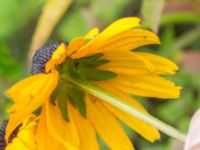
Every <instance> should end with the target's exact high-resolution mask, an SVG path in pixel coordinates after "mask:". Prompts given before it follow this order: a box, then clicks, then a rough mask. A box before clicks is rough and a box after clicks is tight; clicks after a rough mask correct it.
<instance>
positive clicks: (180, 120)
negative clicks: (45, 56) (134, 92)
mask: <svg viewBox="0 0 200 150" xmlns="http://www.w3.org/2000/svg"><path fill="white" fill-rule="evenodd" d="M49 1H51V0H49ZM155 1H156V2H155ZM46 2H48V1H47V0H46V1H45V0H24V1H22V0H6V1H1V5H0V22H1V23H0V91H1V93H0V122H1V121H2V120H3V119H6V117H7V113H6V109H7V108H8V107H9V105H10V102H8V101H7V99H6V96H5V94H4V92H5V90H6V89H7V88H8V87H9V86H10V85H11V84H13V83H14V82H16V81H17V80H20V79H22V78H23V77H24V76H26V75H28V74H30V68H28V67H27V63H26V62H27V56H28V53H30V52H29V49H30V45H31V39H32V36H33V33H34V32H35V29H36V25H37V22H38V20H39V18H40V15H41V14H42V10H43V7H44V6H45V3H46ZM52 9H53V8H52ZM199 10H200V3H198V2H197V0H165V2H164V0H159V3H158V1H157V0H143V1H141V0H109V1H108V0H74V1H73V2H72V3H71V5H70V7H69V8H68V7H65V10H64V9H63V10H62V13H63V14H62V15H63V16H62V15H61V16H62V18H59V17H58V18H57V19H50V21H48V22H44V23H46V25H47V24H49V25H50V26H51V25H52V24H54V26H53V27H52V30H51V32H49V35H50V33H51V35H50V37H49V39H48V41H69V40H71V39H72V38H73V37H75V36H80V35H84V34H85V33H86V32H87V31H88V30H89V29H90V28H92V27H94V26H97V27H99V28H101V29H103V28H104V27H105V26H107V25H108V24H110V23H111V22H112V21H113V20H116V19H118V18H121V17H125V16H139V17H142V18H144V20H143V23H144V25H143V27H144V28H148V29H151V30H153V31H158V35H159V37H160V38H161V42H162V44H161V45H160V46H147V47H144V48H140V49H138V50H141V51H148V52H151V53H156V54H159V55H162V56H164V57H167V58H169V59H171V60H173V61H175V62H176V63H177V64H178V65H179V66H180V70H179V72H178V73H177V75H176V76H173V77H168V78H169V79H171V80H173V81H175V82H176V83H177V84H178V85H181V86H182V87H183V90H182V94H181V98H180V99H179V100H157V99H149V98H146V99H144V98H139V97H136V98H137V99H138V100H139V101H140V102H141V103H143V104H144V106H146V108H147V109H148V110H149V111H150V112H151V113H152V114H153V115H155V116H156V117H158V118H160V119H161V120H163V121H166V122H167V123H169V124H171V125H173V126H175V127H176V128H178V129H180V130H181V131H184V132H186V131H187V128H188V124H189V121H190V119H191V116H192V115H193V113H194V112H195V111H196V110H197V109H198V108H199V107H200V78H199V75H200V70H198V69H193V68H188V67H186V66H188V64H187V63H188V62H189V63H191V64H193V65H194V63H192V62H193V61H194V60H193V59H189V61H185V59H184V58H185V57H187V55H188V54H193V53H194V52H195V54H197V55H200V42H199V41H200V14H199ZM64 12H65V13H64ZM46 13H48V12H46ZM49 13H50V12H49ZM155 15H156V16H155ZM159 26H160V28H158V27H159ZM43 30H44V32H47V31H46V30H45V28H43V29H42V30H40V32H38V33H37V34H38V35H42V33H43ZM49 35H48V36H49ZM195 62H197V63H196V64H195V65H200V60H196V61H195ZM190 66H191V65H190ZM123 126H124V128H125V129H126V132H128V134H129V135H130V137H131V139H132V140H133V143H134V145H135V147H136V148H137V149H141V150H169V149H170V150H173V149H174V150H175V149H177V148H174V147H175V146H174V145H178V144H176V141H175V140H174V139H171V138H169V137H168V136H166V135H162V138H161V140H160V141H157V142H155V143H154V144H151V143H149V142H147V141H145V140H144V139H142V138H141V137H140V136H139V135H137V134H135V133H134V131H131V130H130V129H129V128H128V127H127V126H126V125H124V124H123ZM99 141H100V143H101V146H102V149H104V150H106V149H108V148H106V147H105V144H104V143H103V141H102V140H101V139H99ZM180 149H181V148H180Z"/></svg>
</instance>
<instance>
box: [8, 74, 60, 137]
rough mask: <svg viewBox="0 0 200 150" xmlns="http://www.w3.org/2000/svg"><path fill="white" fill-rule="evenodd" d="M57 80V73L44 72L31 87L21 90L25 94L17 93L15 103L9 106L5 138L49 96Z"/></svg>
mask: <svg viewBox="0 0 200 150" xmlns="http://www.w3.org/2000/svg"><path fill="white" fill-rule="evenodd" d="M57 82H58V73H57V72H52V73H50V74H46V75H45V76H43V77H42V78H40V79H38V80H36V81H35V82H34V83H32V84H33V85H37V86H32V85H30V86H31V88H29V87H27V88H28V91H27V90H26V87H24V89H23V90H22V91H21V92H24V91H26V93H25V94H19V96H18V97H17V101H16V103H14V105H13V106H12V107H11V108H10V110H9V111H10V118H9V122H8V125H7V128H6V139H7V140H8V137H9V135H10V134H11V133H12V131H13V130H14V129H15V128H16V127H17V126H18V125H19V124H20V123H21V122H22V121H23V120H24V119H25V118H27V117H28V115H29V114H31V113H32V112H33V111H35V110H36V109H37V108H39V107H40V106H41V105H42V104H43V103H44V101H45V100H46V99H48V98H49V97H50V94H51V93H52V91H53V90H54V89H55V87H56V85H57Z"/></svg>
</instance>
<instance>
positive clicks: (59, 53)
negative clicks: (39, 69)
mask: <svg viewBox="0 0 200 150" xmlns="http://www.w3.org/2000/svg"><path fill="white" fill-rule="evenodd" d="M66 56H67V50H66V46H65V44H64V43H62V44H60V45H59V46H58V48H57V49H56V50H55V51H54V52H53V54H52V56H51V59H50V60H49V61H48V62H47V63H46V65H45V71H46V73H48V72H49V71H50V70H52V69H55V65H57V64H61V63H62V62H63V61H64V60H65V58H66Z"/></svg>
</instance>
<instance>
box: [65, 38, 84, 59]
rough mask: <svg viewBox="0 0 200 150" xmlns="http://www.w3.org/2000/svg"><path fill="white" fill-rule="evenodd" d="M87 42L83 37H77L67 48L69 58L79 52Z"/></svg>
mask: <svg viewBox="0 0 200 150" xmlns="http://www.w3.org/2000/svg"><path fill="white" fill-rule="evenodd" d="M86 40H87V39H86V38H82V37H77V38H75V39H73V40H72V41H71V42H70V43H69V45H68V46H67V56H70V55H72V54H73V53H75V52H76V51H77V50H79V49H80V48H81V47H82V46H83V45H84V44H85V42H86Z"/></svg>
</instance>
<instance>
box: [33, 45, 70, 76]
mask: <svg viewBox="0 0 200 150" xmlns="http://www.w3.org/2000/svg"><path fill="white" fill-rule="evenodd" d="M60 44H61V42H51V43H49V44H47V45H45V46H43V47H41V48H40V49H38V50H37V51H36V52H35V54H34V56H33V59H32V70H31V73H32V74H38V73H45V64H46V63H47V62H48V61H49V60H50V58H51V56H52V54H53V52H54V51H55V50H56V48H57V47H58V46H59V45H60ZM65 44H66V45H67V42H65Z"/></svg>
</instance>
